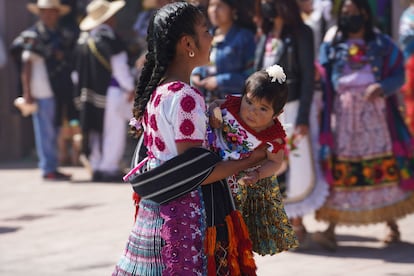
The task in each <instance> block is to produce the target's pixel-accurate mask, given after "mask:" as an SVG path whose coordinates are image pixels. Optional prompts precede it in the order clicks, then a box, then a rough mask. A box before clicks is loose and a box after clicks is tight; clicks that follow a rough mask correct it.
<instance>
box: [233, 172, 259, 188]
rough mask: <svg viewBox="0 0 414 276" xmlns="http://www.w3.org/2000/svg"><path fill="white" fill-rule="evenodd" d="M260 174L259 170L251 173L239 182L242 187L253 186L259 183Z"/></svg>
mask: <svg viewBox="0 0 414 276" xmlns="http://www.w3.org/2000/svg"><path fill="white" fill-rule="evenodd" d="M259 177H260V176H259V173H258V172H257V170H254V171H250V172H248V173H246V175H245V176H243V177H242V178H240V179H239V181H237V182H238V183H239V184H240V185H245V186H253V185H254V184H256V183H257V181H259V179H260V178H259Z"/></svg>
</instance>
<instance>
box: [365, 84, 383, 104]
mask: <svg viewBox="0 0 414 276" xmlns="http://www.w3.org/2000/svg"><path fill="white" fill-rule="evenodd" d="M383 96H384V90H383V89H382V87H381V85H380V84H379V83H373V84H370V85H368V87H367V89H366V90H365V99H366V100H367V101H374V100H375V99H377V98H380V97H383Z"/></svg>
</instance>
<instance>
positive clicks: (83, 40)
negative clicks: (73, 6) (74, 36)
mask: <svg viewBox="0 0 414 276" xmlns="http://www.w3.org/2000/svg"><path fill="white" fill-rule="evenodd" d="M124 5H125V2H124V1H112V2H109V1H106V0H93V1H92V2H91V3H90V4H89V5H88V6H87V8H86V10H87V15H86V17H85V18H84V19H83V20H82V21H81V23H80V25H79V27H80V29H81V31H84V32H83V33H81V36H80V38H79V40H78V43H77V47H76V50H75V52H76V61H75V63H76V65H75V70H76V73H77V76H78V84H77V93H78V97H77V101H78V102H79V104H80V110H81V111H80V112H81V115H80V118H81V127H82V134H83V144H82V150H83V155H82V156H83V158H82V162H83V163H84V165H86V166H87V167H88V168H89V169H90V171H91V173H92V181H97V182H122V176H123V172H122V170H121V169H120V161H121V159H122V156H123V154H124V150H125V145H126V133H127V121H128V119H129V118H130V117H131V116H132V107H133V104H132V99H133V90H134V79H133V77H132V74H131V70H130V68H129V66H128V56H127V52H126V47H125V45H124V44H123V43H122V41H121V39H120V38H119V37H118V35H117V34H116V33H115V32H114V27H115V25H116V20H115V17H114V15H115V14H116V13H117V12H118V11H119V10H120V9H121V8H122V7H123V6H124Z"/></svg>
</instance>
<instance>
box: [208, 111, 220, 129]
mask: <svg viewBox="0 0 414 276" xmlns="http://www.w3.org/2000/svg"><path fill="white" fill-rule="evenodd" d="M222 124H223V117H222V116H221V109H220V107H215V108H213V110H212V111H211V114H210V126H211V128H220V127H221V125H222Z"/></svg>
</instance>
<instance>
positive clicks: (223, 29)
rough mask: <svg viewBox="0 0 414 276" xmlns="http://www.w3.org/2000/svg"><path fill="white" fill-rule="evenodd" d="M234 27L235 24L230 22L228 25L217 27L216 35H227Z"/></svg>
mask: <svg viewBox="0 0 414 276" xmlns="http://www.w3.org/2000/svg"><path fill="white" fill-rule="evenodd" d="M232 26H233V22H229V23H228V24H224V25H221V26H217V29H216V31H215V33H214V35H226V34H227V33H228V32H229V31H230V29H231V27H232Z"/></svg>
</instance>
